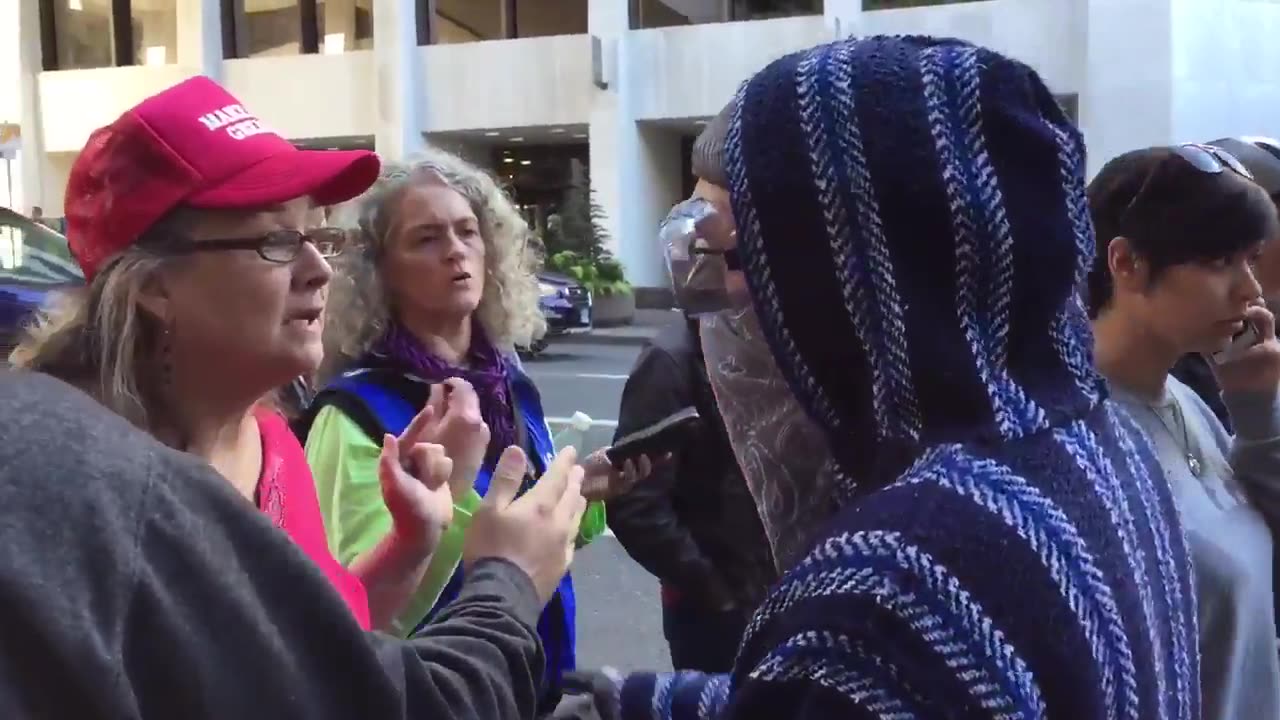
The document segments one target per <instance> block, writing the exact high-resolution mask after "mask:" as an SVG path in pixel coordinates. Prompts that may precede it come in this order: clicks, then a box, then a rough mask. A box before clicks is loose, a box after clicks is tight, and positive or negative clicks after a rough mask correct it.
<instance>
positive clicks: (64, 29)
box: [39, 0, 178, 70]
mask: <svg viewBox="0 0 1280 720" xmlns="http://www.w3.org/2000/svg"><path fill="white" fill-rule="evenodd" d="M39 8H40V41H41V45H42V49H43V57H42V58H41V64H42V65H43V67H44V69H45V70H79V69H84V68H99V67H115V66H120V65H171V64H173V63H176V62H177V61H178V58H177V47H178V46H177V40H178V10H177V0H39Z"/></svg>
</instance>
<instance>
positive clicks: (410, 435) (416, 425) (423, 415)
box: [383, 388, 439, 448]
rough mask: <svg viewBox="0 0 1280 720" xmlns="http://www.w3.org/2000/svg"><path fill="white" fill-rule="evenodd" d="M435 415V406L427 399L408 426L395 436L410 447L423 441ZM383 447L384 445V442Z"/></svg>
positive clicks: (433, 422)
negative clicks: (398, 435)
mask: <svg viewBox="0 0 1280 720" xmlns="http://www.w3.org/2000/svg"><path fill="white" fill-rule="evenodd" d="M432 392H435V388H432ZM437 417H439V416H438V415H437V414H436V408H435V407H434V406H432V404H431V402H430V401H428V402H427V405H426V406H425V407H423V408H422V410H421V411H420V412H419V413H418V414H417V415H414V416H413V419H412V420H410V421H409V426H408V427H406V428H405V429H404V432H402V433H400V437H399V438H397V439H398V440H399V442H400V444H403V445H404V446H406V447H409V448H412V447H414V446H415V445H417V444H418V443H420V442H423V441H424V440H425V439H426V436H427V434H428V433H429V432H430V430H431V428H432V426H433V425H434V424H435V419H436V418H437ZM383 447H386V445H385V444H384V445H383Z"/></svg>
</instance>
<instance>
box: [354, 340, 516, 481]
mask: <svg viewBox="0 0 1280 720" xmlns="http://www.w3.org/2000/svg"><path fill="white" fill-rule="evenodd" d="M375 352H378V353H380V354H383V355H386V356H387V357H389V358H390V359H391V360H392V361H393V362H395V363H396V364H397V365H400V366H402V367H404V368H406V369H408V370H409V372H411V373H413V374H414V375H417V376H418V377H420V378H422V379H423V380H426V381H428V382H430V383H433V384H434V383H438V382H442V381H444V380H447V379H449V378H451V377H459V378H462V379H463V380H466V381H467V382H469V383H471V386H472V387H474V388H475V390H476V395H477V396H478V397H479V398H480V415H481V417H483V418H484V421H485V423H486V424H488V426H489V448H488V452H486V453H485V462H486V464H489V463H492V462H494V461H496V459H497V456H498V454H499V453H501V452H502V450H503V449H505V448H506V447H507V446H508V445H514V444H515V442H516V432H515V419H514V416H513V413H512V410H511V397H510V392H509V386H508V385H507V371H506V364H505V363H504V362H503V359H502V354H501V353H499V352H498V349H497V348H495V347H494V346H493V343H491V342H489V338H488V336H486V335H485V333H484V329H483V328H481V327H480V323H479V322H474V321H473V323H472V326H471V349H470V350H469V351H468V353H467V365H468V367H457V366H455V365H451V364H449V363H447V362H445V361H444V360H441V359H440V358H438V357H436V356H435V355H433V354H432V353H431V352H430V351H428V350H427V348H426V347H425V346H424V345H423V344H422V343H421V342H420V341H419V340H418V338H416V337H414V336H413V333H411V332H409V331H408V329H406V328H405V327H404V326H403V325H401V324H400V323H393V324H392V325H391V328H390V329H389V330H388V331H387V334H386V335H384V336H383V338H382V340H381V341H379V343H378V345H377V347H376V349H375Z"/></svg>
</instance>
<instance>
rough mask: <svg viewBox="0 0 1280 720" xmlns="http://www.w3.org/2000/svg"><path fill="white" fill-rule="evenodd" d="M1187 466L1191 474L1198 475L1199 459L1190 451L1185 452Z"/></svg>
mask: <svg viewBox="0 0 1280 720" xmlns="http://www.w3.org/2000/svg"><path fill="white" fill-rule="evenodd" d="M1187 467H1188V468H1190V469H1191V474H1192V475H1194V476H1195V477H1200V460H1199V459H1198V458H1197V457H1196V456H1195V455H1192V454H1191V453H1187Z"/></svg>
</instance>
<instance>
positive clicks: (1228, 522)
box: [1115, 377, 1280, 720]
mask: <svg viewBox="0 0 1280 720" xmlns="http://www.w3.org/2000/svg"><path fill="white" fill-rule="evenodd" d="M1115 399H1116V400H1117V401H1119V402H1120V403H1121V404H1122V405H1123V406H1124V407H1125V408H1126V409H1127V410H1128V411H1129V413H1130V414H1131V415H1132V416H1133V419H1134V420H1136V421H1137V422H1138V424H1139V425H1141V426H1142V428H1143V429H1144V430H1145V431H1146V433H1147V435H1148V436H1149V437H1150V438H1151V441H1152V445H1153V446H1154V447H1155V449H1156V454H1157V456H1158V458H1159V460H1160V465H1161V467H1162V469H1163V470H1164V474H1165V477H1166V478H1168V480H1169V483H1170V485H1171V486H1172V487H1173V490H1174V493H1175V497H1176V498H1177V501H1178V505H1179V509H1180V510H1181V512H1182V517H1183V522H1184V524H1185V526H1186V532H1187V539H1188V543H1189V545H1190V548H1191V556H1192V563H1193V565H1194V567H1195V574H1196V595H1197V598H1198V600H1199V620H1200V622H1199V627H1200V677H1201V686H1202V692H1203V703H1204V704H1203V711H1204V717H1205V719H1206V720H1235V719H1236V718H1260V719H1261V718H1280V658H1278V656H1277V654H1276V640H1275V638H1276V624H1275V614H1274V611H1273V606H1274V601H1273V589H1272V588H1273V585H1272V579H1273V578H1272V553H1273V550H1272V547H1273V542H1272V537H1271V530H1270V529H1269V527H1268V523H1267V519H1268V518H1271V519H1275V518H1280V404H1278V403H1277V399H1276V397H1275V396H1274V395H1272V396H1265V395H1264V396H1259V395H1226V396H1225V397H1224V398H1223V399H1224V400H1225V402H1226V405H1227V409H1228V410H1229V411H1230V413H1231V418H1232V422H1233V423H1234V424H1235V426H1236V430H1237V432H1238V433H1239V434H1238V435H1236V436H1235V437H1234V438H1233V437H1231V436H1230V435H1228V434H1227V432H1226V430H1225V429H1224V428H1223V427H1222V423H1221V422H1219V421H1218V419H1217V417H1216V416H1215V415H1214V414H1213V411H1212V410H1210V409H1209V407H1208V406H1207V405H1206V404H1205V403H1204V401H1202V400H1201V399H1200V398H1199V396H1197V395H1196V394H1195V392H1194V391H1192V390H1191V389H1190V388H1189V387H1187V386H1186V385H1184V384H1183V383H1181V382H1180V381H1178V380H1177V379H1176V378H1173V377H1170V378H1169V379H1168V380H1167V381H1166V383H1165V388H1164V393H1163V394H1162V396H1161V398H1160V399H1159V400H1158V401H1156V402H1154V403H1149V402H1145V401H1143V400H1142V399H1140V398H1138V397H1137V396H1135V395H1134V394H1132V393H1130V392H1127V391H1125V390H1124V389H1122V388H1116V390H1115ZM1184 422H1185V430H1184ZM1188 453H1190V454H1191V455H1192V456H1194V457H1195V459H1196V461H1195V462H1196V463H1197V464H1198V465H1199V466H1200V474H1199V476H1198V477H1197V476H1196V475H1195V474H1194V473H1193V472H1192V469H1191V465H1192V463H1191V461H1190V460H1189V459H1188Z"/></svg>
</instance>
